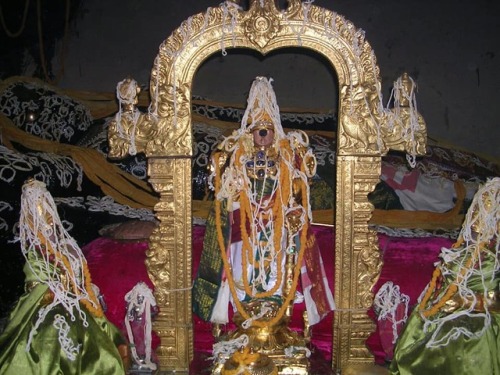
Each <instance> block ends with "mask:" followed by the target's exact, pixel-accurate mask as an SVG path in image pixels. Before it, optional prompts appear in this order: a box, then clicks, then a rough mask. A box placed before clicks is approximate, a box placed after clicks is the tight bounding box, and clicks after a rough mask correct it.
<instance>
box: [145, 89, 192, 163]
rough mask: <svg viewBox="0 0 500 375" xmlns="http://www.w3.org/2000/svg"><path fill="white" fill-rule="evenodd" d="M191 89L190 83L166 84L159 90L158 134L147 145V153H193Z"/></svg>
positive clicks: (186, 154)
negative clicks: (190, 124)
mask: <svg viewBox="0 0 500 375" xmlns="http://www.w3.org/2000/svg"><path fill="white" fill-rule="evenodd" d="M190 95H191V90H190V88H189V85H188V84H177V85H172V84H169V85H164V86H162V87H160V88H159V90H158V116H159V120H158V121H157V123H156V126H157V132H158V134H157V135H156V136H155V137H154V138H151V139H150V140H149V142H148V144H147V147H146V154H147V155H162V154H168V155H184V156H190V155H191V154H192V144H191V143H192V139H191V131H190V126H189V122H190V119H191V118H190V116H191V100H190Z"/></svg>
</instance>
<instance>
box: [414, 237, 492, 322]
mask: <svg viewBox="0 0 500 375" xmlns="http://www.w3.org/2000/svg"><path fill="white" fill-rule="evenodd" d="M463 242H464V241H463V239H462V238H460V239H459V240H458V241H457V242H456V243H455V244H454V245H453V246H452V247H453V248H455V249H456V248H459V247H460V246H461V245H462V244H463ZM483 245H484V244H478V245H477V246H476V248H475V250H474V252H473V254H472V255H471V257H470V258H469V259H468V260H467V263H466V264H465V265H464V267H462V268H461V269H460V273H459V274H458V275H457V279H456V280H455V281H454V282H453V283H451V284H450V285H449V286H448V289H447V290H446V293H445V294H443V296H442V297H441V298H439V300H437V301H436V302H435V303H434V304H433V305H432V307H430V308H429V309H425V306H426V305H427V303H428V302H429V300H430V298H431V296H432V295H433V294H434V293H435V291H436V288H437V281H438V280H439V278H440V277H441V276H442V272H441V269H440V268H439V267H436V269H435V270H434V272H433V274H432V279H431V281H430V283H429V286H428V288H427V290H426V292H425V294H424V297H423V298H422V300H421V301H420V304H419V306H418V308H419V310H420V312H421V314H422V316H423V317H425V318H429V317H431V316H434V315H436V314H437V313H438V312H439V311H440V310H441V308H443V307H444V306H445V305H446V303H447V302H448V301H449V300H450V299H451V298H453V296H454V295H455V294H456V293H457V291H458V284H459V283H460V282H461V281H462V279H463V277H464V275H465V272H466V271H467V270H468V269H470V267H472V265H473V264H474V263H475V261H476V260H477V259H478V257H479V254H480V249H481V247H482V246H483Z"/></svg>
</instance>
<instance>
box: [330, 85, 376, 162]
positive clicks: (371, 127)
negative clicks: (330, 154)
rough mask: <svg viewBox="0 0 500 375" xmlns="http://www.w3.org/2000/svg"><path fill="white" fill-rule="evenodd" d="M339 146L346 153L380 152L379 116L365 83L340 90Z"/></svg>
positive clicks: (347, 86)
mask: <svg viewBox="0 0 500 375" xmlns="http://www.w3.org/2000/svg"><path fill="white" fill-rule="evenodd" d="M340 94H341V108H342V110H341V115H340V121H339V125H340V126H341V132H339V133H340V134H339V137H340V139H339V148H340V149H341V150H342V152H345V153H362V154H367V153H372V154H377V153H379V152H380V151H379V149H380V147H379V142H378V141H379V136H378V134H377V127H378V124H377V116H376V114H374V113H373V107H372V106H371V105H370V103H371V100H370V98H369V97H368V95H367V90H366V88H365V86H364V85H356V86H354V85H346V86H343V87H342V88H341V90H340Z"/></svg>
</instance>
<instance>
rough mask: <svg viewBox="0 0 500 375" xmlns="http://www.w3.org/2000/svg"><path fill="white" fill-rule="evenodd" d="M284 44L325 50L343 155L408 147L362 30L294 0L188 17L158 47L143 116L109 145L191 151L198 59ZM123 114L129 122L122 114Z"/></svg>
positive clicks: (226, 6)
mask: <svg viewBox="0 0 500 375" xmlns="http://www.w3.org/2000/svg"><path fill="white" fill-rule="evenodd" d="M287 47H303V48H307V49H309V50H313V51H315V52H317V53H319V54H321V55H323V56H325V57H326V59H327V60H328V61H329V62H330V63H331V65H332V67H333V68H334V69H335V71H336V73H337V78H338V81H339V86H340V92H339V94H340V104H341V106H340V109H339V119H340V121H339V122H340V123H339V129H338V134H339V139H340V145H341V148H340V150H339V153H340V154H346V155H349V154H368V155H380V154H384V153H385V152H386V151H387V150H388V148H389V147H395V148H397V149H405V147H406V146H405V142H404V141H402V140H400V139H399V138H398V137H400V135H401V134H402V132H401V131H399V132H398V131H394V130H393V129H392V128H391V126H390V125H391V124H393V123H394V121H392V119H391V116H392V115H390V113H388V112H387V111H386V110H385V109H383V108H381V106H380V105H379V103H380V102H381V100H382V94H381V83H380V77H379V76H380V74H379V68H378V66H377V62H376V57H375V53H374V51H373V50H372V48H371V46H370V44H369V43H368V41H367V40H366V39H365V33H364V31H363V30H362V29H358V28H356V27H355V26H354V25H353V24H352V22H350V21H348V20H347V19H345V18H344V17H343V16H341V15H339V14H337V13H335V12H333V11H330V10H328V9H325V8H321V7H317V6H315V5H312V2H300V1H298V0H294V1H290V2H289V5H288V7H287V8H286V9H284V10H280V9H278V8H277V6H276V3H275V1H274V0H253V1H251V2H250V7H249V9H248V10H246V11H245V10H243V9H242V8H241V7H240V6H239V4H238V2H236V1H226V2H224V3H222V4H221V5H219V6H218V7H213V8H208V9H207V10H206V12H204V13H198V14H196V15H193V16H191V17H189V18H188V19H187V20H185V21H184V22H183V23H182V24H181V25H180V26H179V27H178V28H177V29H176V30H174V32H172V34H171V35H170V36H169V37H168V38H167V39H166V40H165V41H164V42H163V43H162V44H161V46H160V48H159V53H158V55H157V57H156V59H155V62H154V66H153V69H152V72H151V81H150V94H151V105H150V108H149V111H148V113H147V114H142V115H141V117H140V121H139V122H140V126H135V125H133V124H128V125H127V124H126V123H125V126H122V129H121V130H120V131H118V130H116V131H115V133H114V134H113V135H112V136H111V137H110V139H111V140H112V143H113V145H112V148H116V149H120V150H124V151H123V152H122V153H126V150H127V149H129V147H124V146H123V144H120V143H128V142H130V141H132V140H133V141H134V142H135V145H134V147H133V149H134V150H137V152H145V153H146V155H148V156H160V157H161V156H185V157H189V156H191V154H192V135H191V94H192V93H191V85H192V81H193V76H194V74H195V72H196V71H197V69H198V68H199V66H201V64H202V63H203V62H204V61H205V60H206V59H207V58H208V57H209V56H210V55H213V54H214V53H218V52H221V53H222V54H223V55H226V54H227V53H228V50H230V49H231V48H248V49H253V50H256V51H258V52H260V53H261V54H263V55H265V54H267V53H269V52H271V51H273V50H277V49H282V48H287ZM134 119H135V117H134ZM120 120H121V121H125V122H126V116H122V117H121V119H120ZM360 120H362V121H360ZM398 126H399V125H398ZM386 134H389V135H391V137H392V138H391V142H390V145H389V144H386V143H385V141H384V136H385V135H386ZM406 148H407V147H406ZM117 156H120V155H117ZM122 156H125V155H122Z"/></svg>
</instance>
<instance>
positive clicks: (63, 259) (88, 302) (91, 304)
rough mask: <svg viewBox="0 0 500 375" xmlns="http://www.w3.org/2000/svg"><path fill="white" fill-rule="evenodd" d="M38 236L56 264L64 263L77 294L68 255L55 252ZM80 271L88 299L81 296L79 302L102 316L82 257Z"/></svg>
mask: <svg viewBox="0 0 500 375" xmlns="http://www.w3.org/2000/svg"><path fill="white" fill-rule="evenodd" d="M38 238H39V239H40V241H42V243H44V244H45V248H44V249H43V250H46V251H48V253H49V254H50V255H53V256H54V258H55V260H56V262H55V264H56V266H57V264H58V263H59V262H60V263H62V264H63V265H64V268H65V269H66V272H68V273H69V275H68V278H69V280H70V282H71V284H72V286H71V289H72V290H73V292H74V293H75V295H77V296H79V295H80V292H79V290H78V285H76V282H75V280H76V278H75V275H74V272H73V268H72V267H71V264H70V262H69V260H68V257H67V256H65V255H63V254H61V252H56V251H55V250H54V248H53V247H52V244H50V242H46V241H45V239H44V238H43V236H41V234H40V233H38ZM81 264H82V271H83V284H84V289H85V290H86V291H87V294H88V296H89V298H88V299H86V298H83V299H81V300H80V302H81V303H82V304H83V305H84V306H85V307H86V308H87V310H88V311H89V312H90V313H91V314H92V315H93V316H95V317H102V316H103V315H104V312H103V310H102V307H101V304H100V303H99V301H98V299H97V297H96V295H95V293H94V289H93V288H92V279H91V277H90V271H89V268H88V265H87V262H86V261H85V259H82V262H81Z"/></svg>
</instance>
